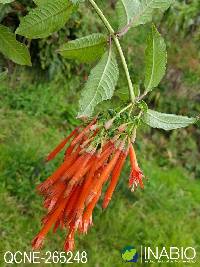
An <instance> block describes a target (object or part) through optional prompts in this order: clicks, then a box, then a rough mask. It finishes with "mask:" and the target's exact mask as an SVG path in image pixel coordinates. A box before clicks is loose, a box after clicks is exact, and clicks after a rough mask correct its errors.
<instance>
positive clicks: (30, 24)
mask: <svg viewBox="0 0 200 267" xmlns="http://www.w3.org/2000/svg"><path fill="white" fill-rule="evenodd" d="M72 10H73V4H72V3H71V2H69V0H55V1H49V2H48V3H46V4H45V5H41V6H38V7H36V8H35V9H32V10H31V11H30V12H29V14H28V15H27V16H25V17H24V18H22V20H21V22H20V25H19V27H18V28H17V30H16V33H17V34H20V35H23V36H25V37H27V38H32V39H37V38H44V37H47V36H49V35H51V34H52V33H53V32H56V31H58V30H59V29H60V28H62V27H63V26H64V25H65V23H66V22H67V20H68V19H69V16H70V15H71V13H72Z"/></svg>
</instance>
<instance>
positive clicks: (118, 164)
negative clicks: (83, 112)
mask: <svg viewBox="0 0 200 267" xmlns="http://www.w3.org/2000/svg"><path fill="white" fill-rule="evenodd" d="M103 129H104V130H105V128H103ZM117 129H118V128H117ZM119 129H121V128H119ZM123 129H124V130H125V128H123ZM101 130H102V128H101V127H100V126H99V125H98V121H97V118H94V119H93V120H92V121H91V122H90V123H89V124H88V125H87V126H86V127H85V128H84V127H78V128H76V129H75V130H74V131H72V133H71V134H70V135H69V136H68V137H67V138H66V139H64V140H63V141H62V142H61V143H60V144H59V145H58V146H57V147H56V148H55V149H54V150H53V151H52V152H51V153H50V154H49V155H48V157H47V161H49V160H52V159H53V158H54V157H55V156H56V155H57V154H58V153H59V152H60V151H61V150H62V149H64V148H65V146H66V145H67V143H68V142H69V145H68V147H67V148H66V149H65V155H64V161H63V163H62V164H61V165H60V166H59V167H58V169H57V170H55V171H54V172H53V174H52V175H51V176H49V177H48V178H47V179H46V181H44V182H42V183H41V184H40V185H39V186H37V189H38V191H39V193H40V194H41V195H42V196H43V197H44V207H45V208H46V209H47V215H46V216H45V217H44V218H43V219H42V229H41V231H40V232H39V233H38V234H37V236H36V237H35V238H34V239H33V241H32V246H33V248H34V249H40V248H41V246H42V245H43V241H44V238H45V236H46V235H47V233H48V232H49V231H50V229H51V228H53V231H54V232H56V230H57V229H58V227H61V228H65V229H66V231H67V236H66V240H65V243H64V249H65V250H66V251H68V250H73V249H74V247H75V242H74V238H75V234H76V232H77V231H78V232H79V233H80V234H83V233H87V231H88V229H89V227H90V226H91V225H92V213H93V210H94V208H95V206H96V204H97V202H98V201H99V199H100V197H101V193H102V188H103V186H104V185H105V184H106V183H107V182H108V183H109V185H108V188H107V191H106V193H105V196H104V200H103V208H104V209H105V208H106V207H107V206H108V204H109V202H110V200H111V198H112V195H113V193H114V190H115V188H116V186H117V183H118V180H119V177H120V173H121V170H122V168H123V166H124V163H125V160H126V158H127V155H128V152H129V153H130V160H131V167H132V170H131V174H130V179H129V185H130V187H133V188H136V187H137V186H138V184H140V186H141V188H143V182H142V177H143V174H142V172H141V170H140V168H139V167H138V164H137V159H136V155H135V152H134V149H133V146H132V144H131V145H130V141H129V138H127V136H125V135H124V133H122V132H120V131H118V130H117V131H118V132H117V133H115V132H114V133H113V135H112V136H111V137H110V138H108V137H107V136H108V135H106V138H105V137H104V138H102V132H103V133H104V130H103V131H102V132H101ZM108 131H110V130H108Z"/></svg>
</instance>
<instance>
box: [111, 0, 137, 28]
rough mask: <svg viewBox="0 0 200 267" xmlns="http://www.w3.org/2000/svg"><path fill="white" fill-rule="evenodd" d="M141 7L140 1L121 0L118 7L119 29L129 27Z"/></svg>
mask: <svg viewBox="0 0 200 267" xmlns="http://www.w3.org/2000/svg"><path fill="white" fill-rule="evenodd" d="M139 5H140V1H139V0H119V1H118V2H117V5H116V11H117V15H118V23H119V29H121V28H123V27H125V26H126V25H128V24H129V23H130V22H131V20H132V18H133V17H134V15H135V9H138V8H139Z"/></svg>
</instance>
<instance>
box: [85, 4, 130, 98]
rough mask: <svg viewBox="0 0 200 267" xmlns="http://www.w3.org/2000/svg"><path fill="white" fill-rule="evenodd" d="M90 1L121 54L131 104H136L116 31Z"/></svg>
mask: <svg viewBox="0 0 200 267" xmlns="http://www.w3.org/2000/svg"><path fill="white" fill-rule="evenodd" d="M88 1H89V2H90V4H91V5H92V7H93V8H94V10H95V11H96V13H97V15H98V16H99V17H100V19H101V20H102V22H103V23H104V25H105V27H106V28H107V30H108V32H109V34H110V35H111V36H112V38H113V40H114V42H115V45H116V48H117V50H118V53H119V56H120V58H121V62H122V65H123V68H124V71H125V74H126V78H127V82H128V87H129V93H130V98H131V102H132V103H134V102H135V93H134V89H133V84H132V81H131V77H130V73H129V70H128V66H127V63H126V59H125V56H124V53H123V50H122V47H121V44H120V42H119V40H118V38H117V36H116V35H115V31H114V29H113V27H112V26H111V25H110V23H109V21H108V20H107V19H106V17H105V16H104V14H103V12H102V11H101V9H100V8H99V7H98V5H97V4H96V3H95V1H94V0H88Z"/></svg>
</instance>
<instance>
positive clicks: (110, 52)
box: [86, 48, 112, 110]
mask: <svg viewBox="0 0 200 267" xmlns="http://www.w3.org/2000/svg"><path fill="white" fill-rule="evenodd" d="M111 54H112V51H111V48H110V50H109V54H108V59H107V62H106V65H105V68H104V71H103V73H102V75H101V79H100V81H99V83H98V86H97V89H96V91H95V94H94V96H93V98H92V99H91V101H90V103H89V104H88V106H87V108H88V107H89V106H91V103H92V102H93V101H94V99H95V97H96V95H97V92H98V89H99V87H100V84H101V82H102V79H103V76H104V75H105V70H106V69H107V67H108V63H109V62H110V58H111ZM87 108H86V110H87Z"/></svg>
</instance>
